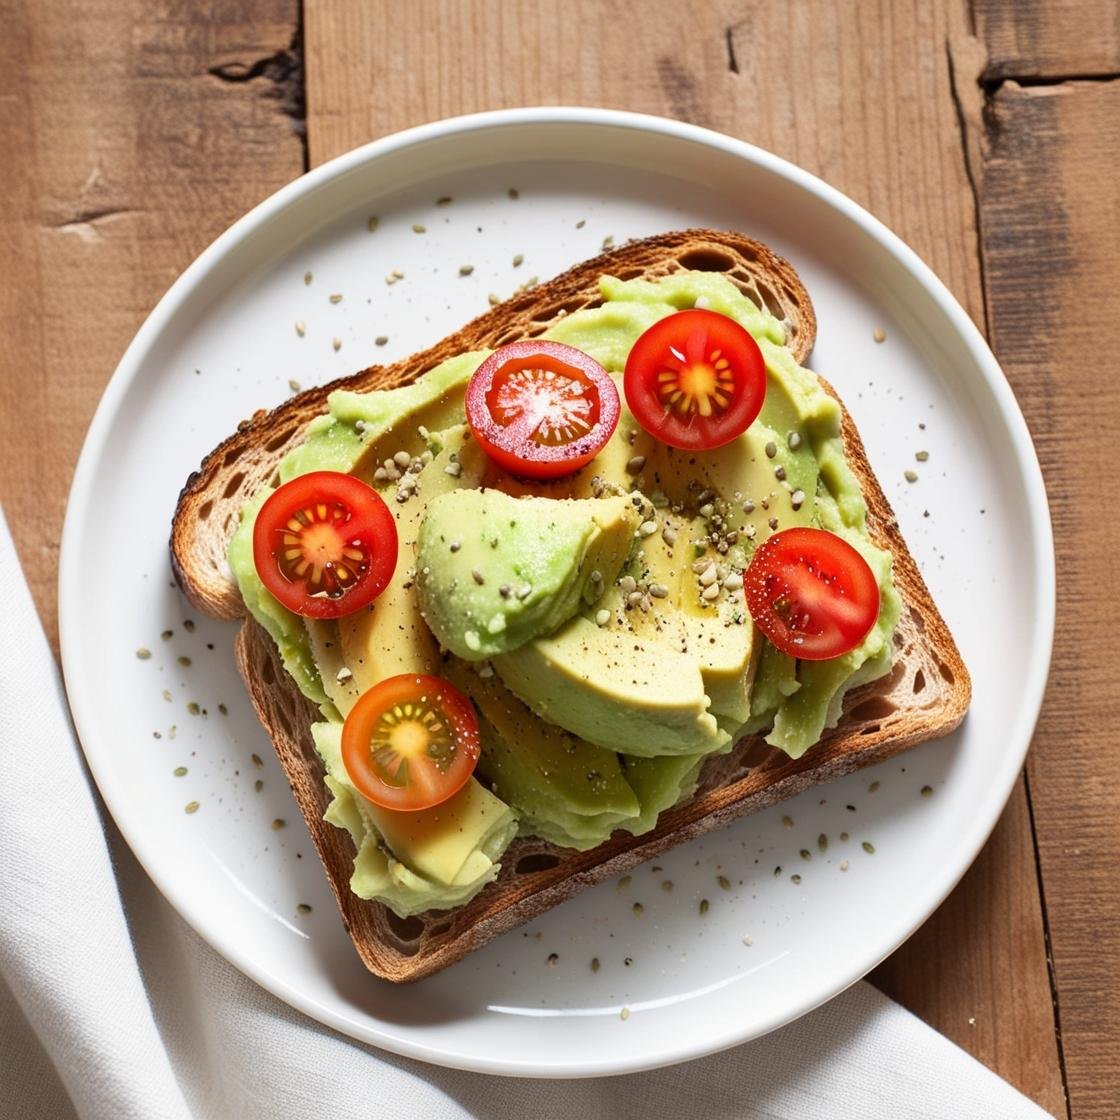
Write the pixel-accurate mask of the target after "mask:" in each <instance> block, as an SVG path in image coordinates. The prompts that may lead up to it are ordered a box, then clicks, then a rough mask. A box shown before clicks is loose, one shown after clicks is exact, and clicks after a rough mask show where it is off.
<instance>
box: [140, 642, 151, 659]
mask: <svg viewBox="0 0 1120 1120" xmlns="http://www.w3.org/2000/svg"><path fill="white" fill-rule="evenodd" d="M136 656H137V657H138V658H139V659H140V660H141V661H147V660H148V658H149V657H151V656H152V651H151V650H150V649H148V648H147V646H141V647H140V648H139V649H138V650H137V651H136Z"/></svg>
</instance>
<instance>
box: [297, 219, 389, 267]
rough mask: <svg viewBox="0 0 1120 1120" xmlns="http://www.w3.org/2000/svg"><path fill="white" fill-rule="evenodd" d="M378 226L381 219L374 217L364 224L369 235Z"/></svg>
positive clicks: (375, 230) (374, 231)
mask: <svg viewBox="0 0 1120 1120" xmlns="http://www.w3.org/2000/svg"><path fill="white" fill-rule="evenodd" d="M379 225H381V219H380V218H378V217H376V216H375V217H372V218H370V220H369V221H368V222H366V229H368V230H369V231H370V233H376V232H377V227H378V226H379ZM308 275H310V273H308Z"/></svg>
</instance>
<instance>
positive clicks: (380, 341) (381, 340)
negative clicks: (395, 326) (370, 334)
mask: <svg viewBox="0 0 1120 1120" xmlns="http://www.w3.org/2000/svg"><path fill="white" fill-rule="evenodd" d="M388 341H389V336H388V335H387V334H379V335H378V336H377V337H376V338H375V339H374V340H373V344H374V346H384V345H385V343H386V342H388Z"/></svg>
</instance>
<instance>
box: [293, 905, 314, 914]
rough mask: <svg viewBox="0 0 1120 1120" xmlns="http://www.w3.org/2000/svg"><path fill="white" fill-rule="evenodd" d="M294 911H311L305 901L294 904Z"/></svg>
mask: <svg viewBox="0 0 1120 1120" xmlns="http://www.w3.org/2000/svg"><path fill="white" fill-rule="evenodd" d="M296 913H297V914H303V915H307V914H310V913H311V907H310V906H308V905H307V903H306V902H300V903H298V904H297V905H296Z"/></svg>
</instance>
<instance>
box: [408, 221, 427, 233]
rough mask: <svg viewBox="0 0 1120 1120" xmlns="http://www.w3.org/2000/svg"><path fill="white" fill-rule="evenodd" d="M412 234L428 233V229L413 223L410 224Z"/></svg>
mask: <svg viewBox="0 0 1120 1120" xmlns="http://www.w3.org/2000/svg"><path fill="white" fill-rule="evenodd" d="M412 232H413V233H427V232H428V227H427V226H424V225H421V224H420V223H419V222H413V223H412Z"/></svg>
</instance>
